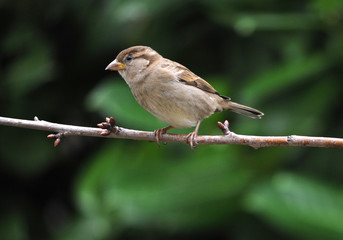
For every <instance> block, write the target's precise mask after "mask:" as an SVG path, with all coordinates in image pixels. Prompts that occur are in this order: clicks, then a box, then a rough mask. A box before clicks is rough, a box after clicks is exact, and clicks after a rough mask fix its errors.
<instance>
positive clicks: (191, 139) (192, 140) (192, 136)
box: [186, 131, 198, 151]
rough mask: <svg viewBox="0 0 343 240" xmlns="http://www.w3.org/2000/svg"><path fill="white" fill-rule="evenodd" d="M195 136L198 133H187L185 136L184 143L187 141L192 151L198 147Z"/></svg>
mask: <svg viewBox="0 0 343 240" xmlns="http://www.w3.org/2000/svg"><path fill="white" fill-rule="evenodd" d="M197 136H198V133H197V132H195V131H194V132H191V133H189V134H188V135H187V136H186V141H187V143H188V145H189V146H190V147H191V149H192V151H194V148H195V147H196V146H197V145H198V142H197Z"/></svg>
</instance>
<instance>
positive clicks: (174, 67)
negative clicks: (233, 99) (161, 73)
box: [165, 60, 230, 100]
mask: <svg viewBox="0 0 343 240" xmlns="http://www.w3.org/2000/svg"><path fill="white" fill-rule="evenodd" d="M165 68H166V69H168V70H169V71H171V72H173V73H174V74H176V75H177V79H178V81H179V82H180V83H183V84H186V85H190V86H193V87H196V88H199V89H201V90H203V91H205V92H209V93H213V94H216V95H218V96H220V97H222V98H224V99H227V100H230V98H229V97H225V96H222V95H220V94H219V93H218V92H217V90H216V89H214V88H213V87H212V86H211V84H209V83H208V82H206V81H205V80H204V79H202V78H201V77H199V76H197V75H195V74H194V73H193V72H191V71H190V70H189V69H188V68H186V67H185V66H182V65H181V64H179V63H177V62H173V61H170V60H169V61H168V63H166V64H165Z"/></svg>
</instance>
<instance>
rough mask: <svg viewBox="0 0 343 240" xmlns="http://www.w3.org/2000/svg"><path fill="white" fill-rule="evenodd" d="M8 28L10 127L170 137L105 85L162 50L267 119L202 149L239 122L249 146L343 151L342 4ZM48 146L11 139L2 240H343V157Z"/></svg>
mask: <svg viewBox="0 0 343 240" xmlns="http://www.w3.org/2000/svg"><path fill="white" fill-rule="evenodd" d="M0 15H1V23H0V27H1V31H0V36H1V37H0V63H1V64H0V115H1V116H8V117H18V118H24V119H33V117H34V116H36V115H37V116H38V117H39V118H40V119H43V120H48V121H53V122H60V123H65V124H74V125H85V126H95V125H96V123H98V122H101V121H102V120H103V119H104V117H105V116H114V118H115V119H116V121H117V123H118V124H119V125H120V126H123V127H127V128H133V129H140V130H149V131H152V130H155V129H157V128H161V127H164V126H166V124H165V123H163V122H161V121H160V120H158V119H156V118H154V117H153V116H151V115H150V114H149V113H147V112H146V111H145V110H144V109H143V108H142V107H141V106H139V105H138V104H137V103H136V101H135V100H134V98H133V96H132V94H131V92H130V90H129V88H128V86H127V85H126V83H125V82H124V80H122V79H121V77H120V76H119V75H118V74H117V73H114V72H105V71H104V68H105V67H106V66H107V64H108V63H109V62H111V61H112V60H113V59H114V58H115V57H116V55H117V54H118V53H119V51H121V50H122V49H124V48H127V47H130V46H133V45H149V46H151V47H152V48H154V49H155V50H157V51H158V52H160V53H161V54H162V55H163V56H165V57H167V58H170V59H172V60H175V61H178V62H180V63H182V64H183V65H185V66H187V67H189V68H190V69H191V70H192V71H194V72H195V73H196V74H198V75H199V76H202V77H203V78H204V79H206V80H207V81H209V82H210V83H211V84H212V85H213V86H214V87H215V88H216V89H217V90H218V91H219V92H220V93H222V94H223V95H226V96H230V97H231V98H232V99H233V100H234V101H237V102H239V103H242V104H246V105H249V106H252V107H256V108H258V109H260V110H261V111H263V112H264V113H265V116H264V117H263V118H262V119H261V120H252V119H249V118H245V117H244V116H239V115H237V114H234V113H230V112H224V113H220V114H215V115H213V116H211V117H210V118H208V119H206V120H205V121H203V123H202V124H201V128H200V134H221V132H220V131H219V130H218V128H217V127H216V122H217V121H224V120H225V119H228V120H229V121H230V129H231V130H232V131H234V132H236V133H241V134H250V135H288V134H298V135H317V136H333V137H342V135H343V125H342V124H341V123H342V122H343V115H342V102H343V99H342V96H343V95H342V93H343V92H342V89H343V88H342V86H343V85H342V76H343V71H342V66H343V65H342V62H343V51H342V49H343V28H342V20H343V1H341V0H329V1H327V0H312V1H310V0H308V1H266V0H265V1H253V0H244V1H233V0H231V1H220V0H202V1H193V0H190V1H179V0H176V1H151V0H134V1H123V0H116V1H104V0H100V1H94V0H80V1H66V0H64V1H63V0H62V1H39V0H37V1H31V2H30V3H29V2H27V1H24V2H18V1H1V2H0ZM191 130H192V129H173V130H172V132H175V133H189V132H190V131H191ZM45 136H46V133H42V132H38V131H34V130H24V129H14V128H8V127H4V126H0V166H1V168H0V169H1V170H0V176H1V180H2V181H1V183H2V188H1V195H2V197H1V205H0V210H1V212H3V214H1V215H0V223H1V224H0V236H1V239H56V240H58V239H63V240H65V239H85V240H87V239H137V238H139V239H148V238H149V239H199V238H200V239H213V238H218V239H228V238H233V239H256V238H259V239H294V238H295V239H342V238H343V225H342V221H341V219H343V212H342V209H343V205H342V203H343V199H342V198H343V196H342V186H343V177H342V176H343V174H342V171H343V170H342V169H343V162H342V159H343V154H342V150H339V149H315V148H312V149H309V148H286V147H279V148H265V149H259V150H254V149H250V148H248V147H243V146H199V147H198V148H196V150H195V152H191V150H190V148H189V147H188V146H186V145H181V144H168V145H166V146H164V145H162V146H161V147H160V148H158V146H157V145H156V144H155V143H147V142H138V141H129V140H120V139H117V140H114V139H95V138H86V137H80V138H77V137H68V138H65V139H63V140H62V142H61V145H60V146H59V147H58V148H57V149H54V148H53V147H52V143H51V142H50V140H47V139H46V138H45ZM257 236H258V237H257Z"/></svg>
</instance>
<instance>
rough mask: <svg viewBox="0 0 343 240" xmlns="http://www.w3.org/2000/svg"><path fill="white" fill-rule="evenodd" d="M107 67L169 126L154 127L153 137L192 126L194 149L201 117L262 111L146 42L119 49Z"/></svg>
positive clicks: (257, 115)
mask: <svg viewBox="0 0 343 240" xmlns="http://www.w3.org/2000/svg"><path fill="white" fill-rule="evenodd" d="M106 70H113V71H118V72H119V74H120V75H121V76H122V77H123V78H124V80H125V81H126V83H127V84H128V85H129V87H130V89H131V91H132V94H133V96H134V97H135V98H136V100H137V102H138V103H139V104H140V105H142V107H143V108H145V109H146V110H147V111H148V112H150V113H151V114H152V115H154V116H155V117H157V118H159V119H160V120H162V121H164V122H166V123H168V124H169V125H170V126H168V127H165V128H161V129H158V130H155V136H156V141H157V142H158V143H159V139H160V136H161V135H162V134H165V133H166V132H167V131H168V130H169V129H171V128H189V127H194V126H196V127H195V130H194V131H193V132H191V133H190V134H188V136H187V142H188V143H189V145H190V146H191V148H192V149H193V148H194V146H196V137H197V134H198V130H199V126H200V123H201V121H202V120H203V119H205V118H207V117H209V116H211V115H212V114H213V113H215V112H221V111H224V110H231V111H233V112H236V113H240V114H243V115H246V116H248V117H251V118H261V117H262V116H263V113H262V112H261V111H259V110H256V109H254V108H251V107H247V106H244V105H241V104H238V103H235V102H232V101H231V100H230V98H229V97H225V96H222V95H220V94H219V93H218V92H217V91H216V90H215V89H214V88H213V87H212V86H211V85H210V84H209V83H208V82H206V81H205V80H204V79H202V78H200V77H199V76H197V75H195V74H194V73H193V72H191V71H190V70H189V69H188V68H186V67H184V66H182V65H181V64H179V63H177V62H174V61H171V60H169V59H166V58H163V57H162V56H161V55H160V54H158V53H157V52H156V51H155V50H153V49H152V48H150V47H146V46H134V47H130V48H128V49H125V50H123V51H121V52H120V53H119V54H118V56H117V57H116V59H115V60H114V61H112V62H111V63H110V64H109V65H108V66H107V67H106Z"/></svg>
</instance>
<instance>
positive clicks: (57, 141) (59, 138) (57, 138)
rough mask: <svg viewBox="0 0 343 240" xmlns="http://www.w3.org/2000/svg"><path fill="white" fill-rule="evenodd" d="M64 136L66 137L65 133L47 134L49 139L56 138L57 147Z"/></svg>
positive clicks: (55, 145) (55, 144)
mask: <svg viewBox="0 0 343 240" xmlns="http://www.w3.org/2000/svg"><path fill="white" fill-rule="evenodd" d="M62 137H64V133H56V134H49V135H48V136H47V138H49V139H55V141H54V147H57V146H58V145H59V144H60V142H61V139H62Z"/></svg>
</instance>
